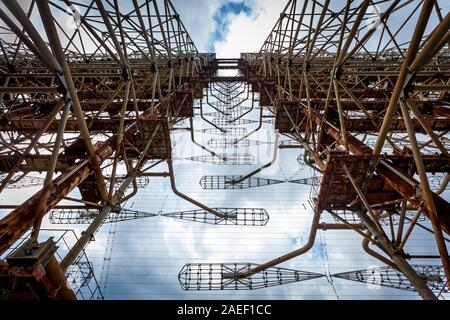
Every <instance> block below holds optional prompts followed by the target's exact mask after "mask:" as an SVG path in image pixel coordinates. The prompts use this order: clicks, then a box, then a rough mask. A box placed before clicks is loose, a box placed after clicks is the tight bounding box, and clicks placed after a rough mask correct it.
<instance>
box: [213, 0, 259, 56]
mask: <svg viewBox="0 0 450 320" xmlns="http://www.w3.org/2000/svg"><path fill="white" fill-rule="evenodd" d="M252 13H253V8H252V7H250V6H249V5H248V4H247V3H245V2H244V1H241V2H227V3H224V4H223V5H221V6H220V7H219V8H218V9H217V10H216V12H215V13H214V15H213V20H214V22H215V25H216V29H215V30H214V32H213V33H212V34H211V37H210V40H209V43H208V51H211V52H214V51H215V43H216V42H221V41H224V40H226V37H227V36H228V34H229V32H230V24H231V21H232V18H233V16H236V15H240V14H244V15H245V16H246V17H250V16H251V15H252Z"/></svg>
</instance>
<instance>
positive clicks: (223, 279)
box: [178, 263, 323, 291]
mask: <svg viewBox="0 0 450 320" xmlns="http://www.w3.org/2000/svg"><path fill="white" fill-rule="evenodd" d="M255 267H257V265H252V264H248V263H229V264H212V263H209V264H206V263H205V264H187V265H185V266H184V267H183V269H182V270H181V271H180V273H179V275H178V280H179V282H180V285H181V287H182V289H183V290H186V291H200V290H256V289H262V288H268V287H274V286H281V285H286V284H289V283H295V282H301V281H307V280H312V279H318V278H321V277H323V275H322V274H318V273H313V272H306V271H299V270H291V269H284V268H269V269H267V270H265V271H264V272H260V273H257V274H254V275H252V276H250V277H246V278H240V277H239V275H240V274H242V273H244V272H248V271H249V270H251V269H253V268H255Z"/></svg>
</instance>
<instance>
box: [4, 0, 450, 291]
mask: <svg viewBox="0 0 450 320" xmlns="http://www.w3.org/2000/svg"><path fill="white" fill-rule="evenodd" d="M2 3H3V5H2V6H0V21H1V24H0V35H1V37H0V135H1V140H0V174H2V180H1V182H0V192H4V191H5V190H6V189H10V188H12V187H14V186H16V187H19V188H20V187H21V186H25V185H26V182H27V179H30V176H29V175H28V174H30V173H43V174H45V178H42V180H40V181H39V183H40V187H41V190H40V191H39V192H37V193H36V194H35V195H33V196H32V197H30V198H29V199H28V200H26V201H25V202H24V203H23V204H21V205H15V204H11V205H9V204H4V205H1V206H0V208H2V209H8V210H12V211H11V212H10V213H9V214H8V215H6V217H4V218H3V219H1V220H0V255H3V254H5V253H6V252H9V251H10V250H11V249H12V248H16V250H14V251H13V252H10V255H9V256H8V257H7V258H6V259H4V260H0V283H1V284H2V286H1V287H0V289H1V291H2V294H6V295H7V296H8V297H9V298H21V297H26V298H29V297H34V298H51V299H75V298H76V297H77V295H76V293H75V291H74V290H72V289H71V288H69V287H68V286H67V283H66V281H65V279H66V278H67V271H68V270H69V269H70V267H71V266H73V265H74V264H76V263H77V261H79V260H78V259H79V257H80V256H81V255H82V254H83V253H84V249H85V248H86V246H87V245H88V244H89V242H90V241H91V240H92V239H93V237H94V235H95V233H96V232H97V231H98V229H99V228H100V226H101V225H102V224H103V223H105V222H107V221H108V219H117V217H118V216H120V213H119V214H115V215H116V217H114V213H115V212H121V211H120V209H121V205H122V204H124V203H125V202H126V201H127V200H129V199H131V198H132V197H133V196H134V195H136V193H137V192H138V189H139V185H138V179H150V178H163V177H168V178H170V185H171V188H172V190H173V192H174V193H175V194H176V195H177V196H179V197H181V198H183V199H184V200H186V201H188V202H190V203H192V204H193V205H195V206H196V207H198V208H199V210H194V211H189V212H184V213H183V212H177V213H173V214H167V216H168V217H172V218H179V219H187V220H192V221H203V222H205V223H212V224H224V223H225V222H226V223H230V224H232V223H233V222H236V223H235V224H241V223H242V222H243V221H244V222H243V223H242V224H244V225H245V224H246V223H247V222H248V221H249V222H252V221H253V222H255V223H256V224H255V225H265V224H266V223H267V220H268V215H267V212H265V210H264V209H233V208H229V209H220V208H217V209H214V208H210V207H208V206H207V205H205V204H203V203H201V202H199V201H197V200H195V199H192V198H191V197H189V196H188V195H186V194H184V193H181V192H180V191H179V190H178V189H177V185H176V179H175V174H174V170H173V160H174V159H173V158H172V140H171V135H172V131H174V130H177V125H179V124H180V123H185V122H186V121H185V120H188V121H189V123H190V126H189V128H187V130H189V131H190V134H191V140H192V144H193V145H195V146H197V147H199V148H201V149H202V150H203V151H204V152H206V153H207V155H201V156H193V157H192V158H190V160H193V161H201V162H211V163H217V164H229V163H230V162H231V163H236V164H242V163H241V162H242V161H244V162H246V161H247V160H249V159H250V158H251V157H252V155H251V154H248V155H247V154H244V155H242V154H235V155H222V154H219V153H217V152H215V151H213V150H210V149H208V147H206V146H204V145H202V144H201V143H199V142H198V141H196V139H195V133H197V132H200V133H207V134H214V135H217V136H220V137H218V140H214V141H211V143H210V144H209V143H208V145H209V146H210V147H220V146H227V145H229V144H232V145H233V144H234V145H239V144H240V143H243V144H245V143H249V144H252V143H253V142H251V140H248V139H249V138H250V137H251V136H252V135H253V134H254V133H256V132H257V131H258V130H260V129H261V126H262V125H263V123H264V124H265V125H270V124H269V123H270V122H271V121H274V126H275V139H274V141H275V142H274V143H270V142H269V143H268V144H269V145H272V144H273V149H274V151H273V153H274V155H273V159H272V160H271V161H270V162H269V163H267V164H264V165H262V166H261V167H260V168H258V169H256V170H254V171H252V172H250V173H248V174H242V175H239V176H233V177H232V181H231V185H232V186H233V187H232V188H230V189H235V188H234V187H235V186H242V187H243V188H244V187H252V186H260V183H262V184H263V185H264V184H265V185H268V184H273V183H271V182H270V181H271V180H261V179H259V178H255V176H256V175H257V174H258V173H260V172H262V171H263V170H265V169H266V168H269V167H270V166H272V165H273V164H274V163H275V162H276V160H277V153H278V152H279V149H286V148H301V149H303V150H304V157H303V158H299V159H298V162H299V164H300V165H301V166H309V167H311V168H313V169H314V171H315V172H316V173H317V174H318V176H319V177H320V178H317V179H320V185H319V184H318V182H319V181H318V180H317V179H316V178H311V179H303V180H301V179H300V180H294V181H290V182H292V183H294V184H293V185H292V187H293V188H294V187H296V186H295V184H310V185H312V188H313V189H314V190H316V191H317V192H315V193H314V195H313V199H312V203H313V205H314V217H313V221H312V226H311V232H310V236H309V240H308V242H307V243H306V244H305V246H304V247H302V248H299V249H297V250H295V251H293V252H290V253H288V254H286V255H284V256H281V257H278V258H276V259H274V260H271V261H268V262H267V263H263V264H259V265H255V264H251V263H245V264H217V265H216V264H204V265H203V264H195V265H192V264H191V265H189V264H188V265H186V266H185V267H184V268H183V270H182V271H181V272H180V275H179V280H180V284H181V285H182V287H183V289H186V290H191V289H194V290H203V289H205V290H212V289H220V290H224V289H234V290H239V289H256V288H263V287H269V286H273V285H281V284H285V283H291V282H298V281H303V280H308V279H315V278H319V277H321V276H322V275H319V274H314V273H304V272H300V271H295V270H286V269H281V268H277V267H276V266H277V265H279V264H281V263H283V262H286V261H288V260H291V259H294V258H297V257H299V256H301V255H302V254H305V253H306V252H308V251H309V250H310V249H311V248H312V247H313V246H314V243H315V239H316V235H317V232H318V230H320V229H323V230H329V229H334V230H343V231H347V232H355V233H356V234H358V235H360V236H361V238H362V242H363V245H362V247H363V249H364V251H365V252H367V253H368V254H369V255H371V256H373V257H374V258H376V259H378V260H379V261H380V262H382V263H383V264H385V265H386V266H387V267H386V268H384V269H381V270H380V274H382V275H384V278H383V279H386V281H384V284H387V285H389V286H393V287H396V288H399V289H408V290H410V289H411V290H412V289H414V290H415V291H417V292H418V294H419V295H420V296H421V297H422V298H424V299H436V298H438V297H439V294H440V293H439V292H437V291H438V290H436V289H440V290H441V292H442V291H443V290H444V288H443V286H448V279H450V260H449V255H448V249H447V243H448V241H449V240H448V238H447V237H446V235H445V234H448V233H449V232H450V203H449V202H448V201H447V200H446V199H445V196H444V193H445V191H446V190H447V186H448V183H449V182H450V157H449V155H448V153H449V143H448V141H449V140H448V138H449V137H448V135H449V130H450V112H449V106H450V94H449V93H450V67H449V62H450V51H449V45H450V32H449V29H450V14H449V12H448V7H445V6H444V1H439V0H405V1H400V0H359V1H356V0H348V1H330V0H304V1H297V0H289V1H288V3H287V5H286V7H285V9H284V11H283V12H282V14H281V15H280V18H279V20H278V22H277V23H276V24H275V26H274V28H273V30H272V32H271V33H270V34H269V36H268V38H267V40H266V41H265V42H264V44H263V46H262V48H261V50H260V52H257V53H242V54H241V58H240V59H216V56H215V54H214V53H208V54H204V53H200V52H198V50H197V48H196V47H195V45H194V43H193V41H192V39H191V38H190V36H189V34H188V32H187V30H186V28H185V27H184V25H183V22H182V20H181V18H180V16H179V14H178V13H177V11H176V10H175V8H174V6H173V5H172V3H171V1H170V0H132V1H131V2H127V4H125V2H120V4H119V1H118V0H111V1H103V0H92V1H91V0H90V1H87V0H77V1H71V0H51V1H50V0H39V1H35V0H31V1H29V2H27V6H26V7H25V6H24V5H23V4H22V5H21V4H19V2H18V1H17V0H2ZM445 8H447V9H445ZM374 9H375V10H374ZM374 11H375V12H378V13H379V14H376V15H374V14H373V12H374ZM399 21H400V22H399ZM68 22H70V23H68ZM38 26H42V27H38ZM221 70H237V72H238V75H237V76H233V77H229V76H223V75H221V73H220V71H221ZM195 100H200V103H197V102H198V101H195ZM213 100H214V101H213ZM255 101H259V104H258V106H257V105H255ZM248 103H251V106H249V105H248ZM206 105H208V106H209V107H210V108H212V109H213V110H214V111H213V114H204V113H203V107H204V106H206ZM195 106H197V107H195ZM196 108H197V109H200V117H201V119H202V120H203V121H204V122H205V123H207V124H208V125H209V126H211V128H205V129H204V128H201V129H200V128H194V124H193V117H195V116H196V115H195V109H196ZM257 109H258V110H259V113H260V117H259V120H251V119H247V118H245V116H246V115H247V114H248V113H249V112H251V111H252V110H257ZM264 112H269V113H268V114H265V113H264ZM183 121H185V122H183ZM253 121H256V122H253ZM267 122H269V123H267ZM238 125H239V126H247V125H254V126H257V128H252V129H247V128H244V127H237V126H238ZM280 135H282V136H284V137H288V138H289V140H284V141H282V142H281V143H280V142H279V136H280ZM246 141H249V142H246ZM222 151H223V150H222ZM233 156H234V158H233ZM161 163H165V164H167V168H168V169H167V172H154V171H152V169H154V168H155V167H156V166H157V165H158V164H161ZM436 175H437V176H439V177H440V178H439V179H437V178H436ZM228 178H229V177H228ZM228 178H227V177H222V176H221V177H218V176H217V177H205V178H204V179H202V182H201V183H202V186H206V187H208V186H211V187H212V186H214V185H217V186H219V187H224V189H227V188H226V186H227V185H228V184H229V183H228V180H227V179H228ZM28 181H31V180H28ZM147 181H148V180H147ZM433 181H434V182H433ZM436 181H438V182H437V183H436ZM274 183H276V181H274ZM33 184H34V185H37V182H36V181H34V180H33ZM142 186H143V185H142V184H141V187H142ZM144 187H147V184H145V186H144ZM75 189H78V191H79V194H80V196H79V197H77V198H74V197H70V196H69V194H71V193H72V191H73V190H75ZM63 200H64V201H69V202H75V203H76V205H75V206H70V205H64V206H61V205H60V202H61V201H63ZM52 210H63V211H52ZM64 210H66V211H64ZM67 210H69V211H67ZM70 210H79V211H72V213H73V215H70V214H69V215H66V213H70V212H71V211H70ZM80 210H81V211H80ZM255 210H256V211H255ZM50 212H53V214H52V217H53V219H55V220H54V221H65V222H70V221H74V220H73V219H75V221H76V222H77V223H87V224H88V227H87V229H86V230H85V231H84V232H83V234H82V235H81V236H80V237H79V239H77V241H76V243H74V244H73V246H71V247H70V250H69V251H68V252H67V253H66V254H65V255H64V256H58V255H57V246H56V244H55V243H54V242H53V241H51V239H50V240H48V241H40V238H39V236H40V235H41V224H42V220H43V218H44V217H45V216H46V215H47V214H49V213H50ZM80 212H85V213H87V216H86V219H85V220H83V219H84V218H83V217H82V214H79V213H80ZM91 213H92V215H91ZM123 213H124V214H125V215H124V217H125V216H127V212H126V211H123ZM128 213H129V212H128ZM133 214H134V215H135V217H136V214H137V217H140V216H139V213H132V214H131V215H129V216H133ZM324 216H328V217H332V218H333V219H334V220H335V223H334V224H323V223H322V224H321V223H320V221H321V218H323V217H324ZM230 217H231V219H230ZM66 218H67V219H66ZM235 218H236V220H234V219H235ZM241 218H242V219H244V220H242V219H241ZM58 219H59V220H58ZM64 219H66V220H64ZM258 219H259V220H258ZM424 219H426V221H425V222H426V223H427V224H428V225H429V226H425V225H424V224H423V223H422V222H424ZM257 221H259V222H260V223H259V222H257ZM258 223H259V224H258ZM250 224H251V223H250ZM430 226H431V227H430ZM416 228H422V229H425V230H426V231H427V232H429V233H431V234H432V235H433V236H434V238H435V243H436V249H437V252H438V253H439V254H438V255H426V256H425V255H415V254H414V253H410V252H407V249H406V248H407V247H408V246H407V244H409V243H410V242H409V241H408V240H410V239H411V238H412V237H413V236H414V233H413V231H414V230H415V229H416ZM24 237H27V241H26V242H23V243H22V244H21V245H20V246H16V244H17V243H18V242H20V240H21V239H23V238H24ZM416 259H420V260H427V259H430V260H431V261H432V263H431V262H430V266H427V265H420V266H415V265H414V264H412V263H413V262H414V260H416ZM436 268H437V269H436ZM37 270H38V271H41V273H39V277H37V276H36V274H37ZM43 270H44V271H43ZM24 274H26V275H27V276H26V277H22V276H23V275H24ZM84 274H88V275H89V273H86V272H85V273H84ZM19 275H20V276H21V277H22V278H21V281H22V280H23V282H22V283H19V285H17V286H15V287H14V288H11V287H10V286H8V285H5V283H11V280H15V279H17V277H19ZM335 276H336V277H340V278H346V279H351V280H354V279H358V281H371V280H370V279H371V278H370V275H368V274H367V273H365V272H363V271H358V272H356V273H348V274H346V275H345V274H340V275H335ZM394 276H395V277H394ZM437 276H439V279H438V278H437ZM392 277H394V278H395V279H397V280H395V279H394V280H392V281H391V280H387V279H392ZM87 278H89V277H87ZM430 279H431V280H430ZM5 286H7V288H8V289H7V290H5ZM445 290H446V289H445ZM36 292H39V295H37V296H36V294H35V293H36Z"/></svg>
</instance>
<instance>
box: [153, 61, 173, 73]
mask: <svg viewBox="0 0 450 320" xmlns="http://www.w3.org/2000/svg"><path fill="white" fill-rule="evenodd" d="M169 68H170V67H169ZM150 71H151V73H153V74H155V73H156V71H157V69H156V63H154V62H153V63H152V65H151V66H150Z"/></svg>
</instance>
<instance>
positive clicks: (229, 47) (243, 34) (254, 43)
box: [216, 0, 286, 58]
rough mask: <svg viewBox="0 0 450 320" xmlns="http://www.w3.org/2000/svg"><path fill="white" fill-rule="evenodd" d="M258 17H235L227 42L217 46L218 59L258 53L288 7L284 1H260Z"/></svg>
mask: <svg viewBox="0 0 450 320" xmlns="http://www.w3.org/2000/svg"><path fill="white" fill-rule="evenodd" d="M256 4H257V7H256V10H258V11H257V12H256V17H255V16H252V17H247V16H246V15H245V14H239V15H237V16H236V15H235V16H234V17H233V18H232V19H231V20H232V22H231V25H230V32H229V34H228V35H227V37H226V39H225V41H222V42H219V43H217V44H216V53H217V56H218V57H227V58H230V57H231V58H233V57H236V58H237V57H239V56H240V54H241V53H242V52H258V51H259V50H260V48H261V47H262V45H263V44H264V41H265V40H266V38H267V36H268V35H269V33H270V31H271V30H272V28H273V26H274V25H275V23H276V21H277V19H278V17H279V16H280V13H281V12H282V11H283V9H284V7H285V6H286V4H285V2H284V1H273V0H259V1H257V2H256Z"/></svg>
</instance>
